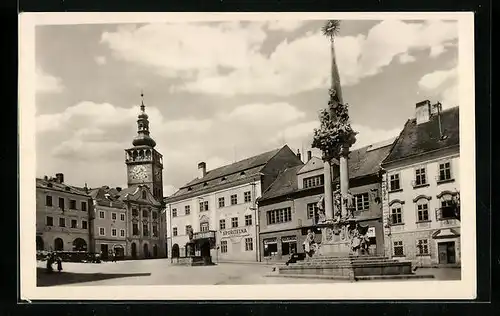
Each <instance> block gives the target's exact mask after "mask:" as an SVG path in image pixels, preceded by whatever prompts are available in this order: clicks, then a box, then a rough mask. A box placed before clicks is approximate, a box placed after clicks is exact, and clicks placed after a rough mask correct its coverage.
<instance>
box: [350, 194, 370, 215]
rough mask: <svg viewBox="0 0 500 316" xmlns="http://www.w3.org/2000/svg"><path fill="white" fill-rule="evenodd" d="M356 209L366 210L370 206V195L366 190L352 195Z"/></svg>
mask: <svg viewBox="0 0 500 316" xmlns="http://www.w3.org/2000/svg"><path fill="white" fill-rule="evenodd" d="M354 205H355V207H356V211H366V210H367V209H369V208H370V197H369V195H368V192H366V193H361V194H356V195H354Z"/></svg>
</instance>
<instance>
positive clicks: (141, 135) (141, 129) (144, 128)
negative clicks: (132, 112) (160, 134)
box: [132, 90, 156, 147]
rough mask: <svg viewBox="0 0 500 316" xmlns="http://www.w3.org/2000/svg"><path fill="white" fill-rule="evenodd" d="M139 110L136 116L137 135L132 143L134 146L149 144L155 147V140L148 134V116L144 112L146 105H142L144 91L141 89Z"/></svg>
mask: <svg viewBox="0 0 500 316" xmlns="http://www.w3.org/2000/svg"><path fill="white" fill-rule="evenodd" d="M140 108H141V111H140V113H139V116H138V117H137V136H136V137H135V138H134V141H133V142H132V144H133V145H134V146H144V145H145V146H150V147H155V146H156V142H155V141H154V140H153V139H152V138H151V137H150V136H149V116H148V115H147V114H146V106H145V105H144V92H143V91H142V90H141V106H140Z"/></svg>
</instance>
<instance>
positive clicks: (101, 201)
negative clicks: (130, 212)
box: [89, 186, 125, 208]
mask: <svg viewBox="0 0 500 316" xmlns="http://www.w3.org/2000/svg"><path fill="white" fill-rule="evenodd" d="M120 193H121V192H119V191H118V190H117V189H115V188H110V187H108V186H103V187H100V188H96V189H91V190H90V192H89V195H90V196H91V197H92V199H94V200H95V201H96V202H97V205H101V206H107V207H114V208H123V207H125V203H123V201H122V199H120V197H121V196H120Z"/></svg>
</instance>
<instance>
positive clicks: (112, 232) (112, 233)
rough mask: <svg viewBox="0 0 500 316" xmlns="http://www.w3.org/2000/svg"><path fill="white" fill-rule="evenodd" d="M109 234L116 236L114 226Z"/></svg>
mask: <svg viewBox="0 0 500 316" xmlns="http://www.w3.org/2000/svg"><path fill="white" fill-rule="evenodd" d="M111 236H113V237H116V228H113V229H111Z"/></svg>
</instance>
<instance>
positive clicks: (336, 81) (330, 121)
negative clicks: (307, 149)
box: [312, 20, 357, 160]
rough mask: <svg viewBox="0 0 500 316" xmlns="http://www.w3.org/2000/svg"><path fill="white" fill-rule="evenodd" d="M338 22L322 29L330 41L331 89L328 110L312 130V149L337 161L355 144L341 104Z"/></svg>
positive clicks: (353, 134)
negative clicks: (336, 45) (345, 150)
mask: <svg viewBox="0 0 500 316" xmlns="http://www.w3.org/2000/svg"><path fill="white" fill-rule="evenodd" d="M339 26H340V21H338V20H329V21H327V22H326V24H325V25H324V26H323V28H322V32H323V35H325V36H326V37H328V38H329V39H330V49H331V58H332V68H331V84H332V86H331V88H330V90H329V95H330V99H329V101H328V109H326V110H321V111H320V115H319V119H320V123H321V125H320V128H319V129H315V130H314V138H313V143H312V147H313V148H318V149H320V150H321V151H322V152H323V158H324V159H327V160H330V159H332V158H336V159H338V158H339V157H340V155H341V152H342V150H343V149H345V148H349V147H351V146H352V145H353V144H354V143H355V142H356V134H357V133H356V132H354V131H353V129H352V127H351V124H350V122H349V114H348V105H347V104H343V100H342V90H341V86H340V75H339V72H338V67H337V63H336V58H335V45H334V41H335V35H337V34H338V32H339Z"/></svg>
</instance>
